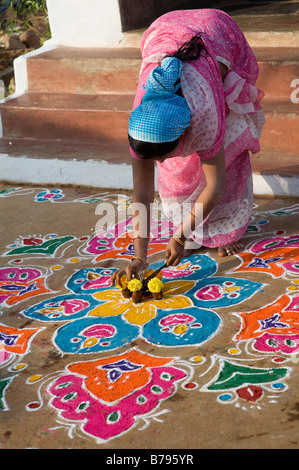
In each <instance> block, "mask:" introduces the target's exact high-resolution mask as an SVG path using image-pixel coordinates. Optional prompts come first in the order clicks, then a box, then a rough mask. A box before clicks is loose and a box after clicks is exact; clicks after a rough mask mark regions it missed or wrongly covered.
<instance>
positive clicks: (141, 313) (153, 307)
mask: <svg viewBox="0 0 299 470" xmlns="http://www.w3.org/2000/svg"><path fill="white" fill-rule="evenodd" d="M194 284H195V282H194V281H170V282H166V283H165V284H164V299H161V300H154V301H151V300H147V301H146V302H142V303H140V304H134V303H133V302H132V301H131V299H125V298H124V297H123V295H122V293H121V292H120V291H118V290H117V289H107V290H104V291H100V292H96V293H94V294H93V297H94V298H95V299H96V300H98V301H100V302H101V304H100V305H98V306H97V307H95V308H94V309H92V310H91V311H90V312H89V315H90V316H97V317H112V316H114V315H123V316H124V317H125V319H126V320H127V321H128V322H130V323H132V324H133V325H144V324H145V323H147V322H149V321H150V320H151V319H152V318H154V317H155V316H156V315H157V309H182V308H185V307H191V306H192V305H193V303H192V301H191V299H189V297H187V296H185V295H180V294H184V293H185V292H188V290H190V289H192V287H194ZM102 302H103V303H102Z"/></svg>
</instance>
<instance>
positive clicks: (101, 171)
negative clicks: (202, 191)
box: [0, 138, 299, 197]
mask: <svg viewBox="0 0 299 470" xmlns="http://www.w3.org/2000/svg"><path fill="white" fill-rule="evenodd" d="M130 161H131V157H130V155H129V149H128V144H119V143H117V144H116V143H113V144H112V143H100V144H98V143H88V144H87V143H82V142H74V141H73V142H70V141H65V140H64V141H63V142H58V141H54V140H52V141H51V140H42V139H26V138H22V139H16V138H13V139H7V138H2V139H0V167H1V173H0V180H2V181H6V182H7V181H9V182H12V183H14V184H18V183H26V184H30V185H32V184H34V185H45V184H47V185H48V184H50V185H55V186H56V187H57V185H79V186H89V187H95V188H100V187H102V188H117V189H132V188H133V179H132V168H131V165H130ZM251 162H252V171H253V190H254V194H255V195H264V196H265V195H267V196H293V197H299V184H298V182H299V158H298V155H297V156H296V155H285V154H279V153H271V154H270V153H263V152H261V153H260V154H256V155H252V156H251ZM156 176H157V175H156Z"/></svg>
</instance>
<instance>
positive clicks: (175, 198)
mask: <svg viewBox="0 0 299 470" xmlns="http://www.w3.org/2000/svg"><path fill="white" fill-rule="evenodd" d="M197 33H201V36H202V38H203V41H204V44H205V48H206V51H207V52H205V51H202V54H201V56H200V58H199V59H198V60H196V61H193V62H183V71H182V75H181V89H182V93H183V95H184V97H185V99H186V101H187V103H188V106H189V108H190V110H191V124H190V126H189V128H188V129H187V131H186V132H185V136H184V138H183V140H182V142H181V145H180V147H179V149H178V151H177V154H176V155H175V157H173V158H169V159H167V160H165V161H164V162H163V163H158V164H157V165H158V191H159V194H160V196H161V200H162V204H163V210H164V213H165V214H166V216H167V217H169V218H170V219H171V220H172V221H173V223H174V225H175V226H178V225H179V224H180V223H181V222H182V216H181V215H180V213H178V211H177V210H176V209H175V206H177V203H179V204H180V205H181V206H182V205H183V204H186V203H190V204H191V205H193V204H194V203H195V202H196V200H197V198H198V197H199V195H200V193H201V192H202V190H203V189H204V187H205V185H206V181H205V175H204V172H203V169H202V163H201V162H202V160H207V159H209V158H212V157H214V156H215V155H216V154H217V153H218V152H219V151H220V149H221V147H222V145H223V146H224V153H225V165H226V186H225V191H224V194H223V196H222V197H221V200H220V201H219V202H218V203H217V205H216V206H215V207H214V209H213V210H212V212H211V213H210V214H209V216H208V217H207V218H206V219H205V220H204V223H203V224H202V225H201V226H200V227H198V229H196V230H195V231H194V232H193V234H192V236H191V238H192V239H193V240H195V241H196V243H198V244H200V245H204V246H207V247H213V248H214V247H218V246H221V245H225V244H229V243H233V242H236V241H238V240H239V239H240V238H241V237H242V236H243V234H244V233H245V231H246V228H247V226H248V223H249V220H250V216H251V211H252V204H253V190H252V172H251V165H250V157H249V151H251V152H252V153H256V152H258V151H259V149H260V146H259V138H260V136H261V133H262V128H263V124H264V113H263V111H262V108H261V106H260V104H259V102H260V100H261V99H262V97H263V92H261V91H260V90H258V89H257V88H255V87H254V85H255V82H256V80H257V77H258V65H257V61H256V59H255V56H254V54H253V52H252V50H251V48H250V46H249V44H248V43H247V41H246V39H245V36H244V34H243V33H242V31H241V30H240V29H239V27H238V26H237V25H236V23H235V22H234V20H233V19H232V18H230V17H229V16H228V15H227V14H226V13H224V12H222V11H220V10H213V9H203V10H181V11H174V12H171V13H167V14H166V15H163V16H161V17H160V18H158V19H157V20H156V21H155V22H154V23H153V24H152V25H151V26H150V27H149V28H148V29H147V31H145V33H144V36H143V38H142V42H141V50H142V66H141V72H140V80H139V84H138V88H137V93H136V96H135V101H134V108H135V107H137V106H138V105H139V104H140V103H141V101H142V98H143V95H144V93H145V90H144V85H145V84H146V82H147V77H148V74H149V73H150V71H151V70H152V69H153V68H154V67H156V65H159V64H160V63H161V60H162V59H163V58H164V57H165V56H166V55H172V54H174V53H175V52H176V51H177V50H178V48H179V47H180V46H181V45H182V44H183V43H184V42H186V41H188V40H189V39H191V37H192V36H194V35H195V34H197ZM218 62H221V63H223V64H224V65H225V66H226V67H227V73H226V75H225V77H224V81H222V78H221V74H220V70H219V65H218ZM131 152H132V154H134V153H133V151H131ZM179 212H180V211H179Z"/></svg>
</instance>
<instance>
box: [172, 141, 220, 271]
mask: <svg viewBox="0 0 299 470" xmlns="http://www.w3.org/2000/svg"><path fill="white" fill-rule="evenodd" d="M202 167H203V171H204V174H205V177H206V186H205V188H204V189H203V191H202V192H201V194H200V196H199V198H198V199H197V201H196V203H195V205H194V207H193V208H192V210H191V212H190V213H189V214H188V215H187V217H186V218H185V219H184V221H183V223H182V224H181V226H180V227H179V228H178V229H177V230H176V232H175V233H174V234H173V237H176V238H178V239H179V240H181V241H182V242H183V243H185V241H186V240H187V238H188V237H189V236H190V235H191V233H192V232H193V231H194V230H195V228H196V227H197V226H198V225H199V224H200V223H201V222H202V221H203V220H205V218H206V217H207V216H208V215H209V214H210V212H211V211H212V210H213V209H214V207H215V205H216V204H217V202H218V201H219V199H220V198H221V196H222V194H223V192H224V188H225V160H224V150H223V147H222V148H221V150H220V151H219V153H218V154H217V155H215V157H213V158H211V159H209V160H206V161H203V163H202ZM197 204H201V207H202V211H201V210H200V211H198V209H197ZM183 253H184V248H183V246H182V245H180V244H179V243H178V242H177V241H176V240H175V239H174V238H171V239H170V241H169V244H168V246H167V249H166V260H167V263H168V265H169V266H170V265H174V266H176V265H177V264H179V262H180V260H181V258H182V256H183Z"/></svg>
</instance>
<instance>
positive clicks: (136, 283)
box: [128, 279, 142, 292]
mask: <svg viewBox="0 0 299 470" xmlns="http://www.w3.org/2000/svg"><path fill="white" fill-rule="evenodd" d="M141 288H142V282H141V281H140V280H139V279H131V281H129V282H128V289H129V290H130V291H131V292H137V291H138V290H140V289H141Z"/></svg>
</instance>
